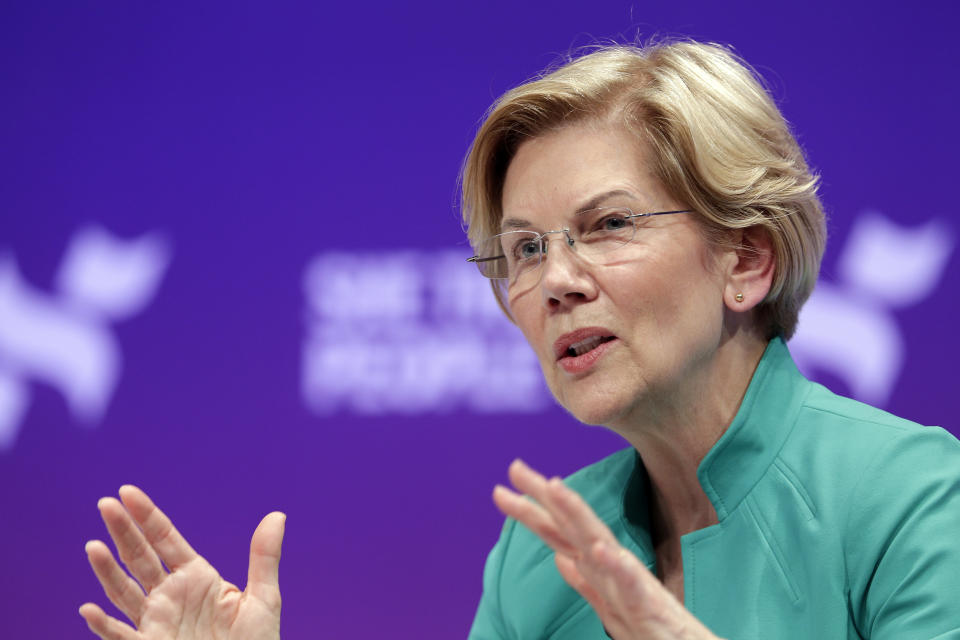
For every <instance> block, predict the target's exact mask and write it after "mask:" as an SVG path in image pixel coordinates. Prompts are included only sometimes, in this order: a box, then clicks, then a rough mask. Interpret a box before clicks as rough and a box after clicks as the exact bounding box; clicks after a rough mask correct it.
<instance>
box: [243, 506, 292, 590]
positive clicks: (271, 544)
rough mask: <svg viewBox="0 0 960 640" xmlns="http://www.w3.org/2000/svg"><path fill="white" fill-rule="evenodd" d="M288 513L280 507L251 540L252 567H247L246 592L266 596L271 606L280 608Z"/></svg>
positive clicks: (266, 519) (265, 518) (267, 518)
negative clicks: (281, 572)
mask: <svg viewBox="0 0 960 640" xmlns="http://www.w3.org/2000/svg"><path fill="white" fill-rule="evenodd" d="M286 523H287V516H286V515H285V514H283V513H280V512H279V511H274V512H273V513H268V514H267V515H266V516H265V517H264V518H263V520H261V521H260V524H259V525H257V530H256V531H254V532H253V539H252V540H250V568H249V569H248V570H247V589H246V593H248V594H249V595H251V596H253V597H255V598H257V599H259V600H262V601H263V602H264V603H265V604H266V605H267V606H268V607H270V608H277V609H279V608H280V582H279V577H278V574H279V571H280V545H282V544H283V532H284V529H285V528H286Z"/></svg>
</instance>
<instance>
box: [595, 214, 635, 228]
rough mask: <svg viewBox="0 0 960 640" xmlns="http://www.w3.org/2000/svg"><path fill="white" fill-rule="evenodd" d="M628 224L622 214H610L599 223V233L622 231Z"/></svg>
mask: <svg viewBox="0 0 960 640" xmlns="http://www.w3.org/2000/svg"><path fill="white" fill-rule="evenodd" d="M628 224H629V222H628V221H627V218H626V216H625V215H623V214H622V213H611V214H608V215H606V216H604V217H603V218H602V219H601V220H600V223H599V230H600V231H622V230H623V229H624V228H626V226H627V225H628Z"/></svg>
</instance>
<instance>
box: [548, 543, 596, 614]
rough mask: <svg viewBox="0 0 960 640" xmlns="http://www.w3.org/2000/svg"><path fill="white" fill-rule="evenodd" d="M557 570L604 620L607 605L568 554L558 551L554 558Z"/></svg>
mask: <svg viewBox="0 0 960 640" xmlns="http://www.w3.org/2000/svg"><path fill="white" fill-rule="evenodd" d="M554 561H555V562H556V565H557V570H558V571H559V572H560V575H561V576H562V577H563V579H564V580H565V581H566V582H567V584H569V585H570V586H571V587H573V588H574V589H575V590H576V592H577V593H579V594H580V595H581V596H583V599H584V600H586V601H587V602H588V603H589V604H590V606H591V607H593V610H594V611H596V612H597V615H598V616H599V617H600V619H601V620H604V621H605V620H606V618H607V617H608V615H609V607H608V606H607V603H606V602H605V601H604V599H603V597H602V596H601V595H600V593H599V592H598V591H597V590H596V589H595V588H594V587H593V585H591V584H590V582H589V581H587V579H586V578H584V577H583V574H582V573H580V570H579V569H578V568H577V562H576V560H574V559H573V558H571V557H570V556H568V555H565V554H561V553H558V554H557V555H556V557H555V558H554Z"/></svg>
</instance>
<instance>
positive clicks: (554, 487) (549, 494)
mask: <svg viewBox="0 0 960 640" xmlns="http://www.w3.org/2000/svg"><path fill="white" fill-rule="evenodd" d="M544 499H545V504H546V506H547V508H548V509H550V513H551V515H553V517H554V519H555V520H556V521H557V522H558V523H559V524H560V525H561V526H563V527H564V533H566V535H567V537H568V538H570V540H571V542H573V543H574V544H576V545H577V546H579V547H581V548H582V549H583V550H584V551H585V552H586V551H589V550H590V549H591V548H592V547H593V545H594V544H596V543H597V542H598V541H603V542H605V543H608V544H612V545H616V544H617V542H616V538H615V537H614V536H613V533H611V532H610V529H609V527H607V525H605V524H604V523H603V521H602V520H600V518H598V517H597V514H596V513H594V511H593V509H592V508H591V507H590V505H588V504H587V503H586V502H585V501H584V500H583V498H581V497H580V495H579V494H578V493H577V492H576V491H573V490H572V489H570V488H569V487H568V486H567V485H565V484H564V483H563V481H562V480H561V479H560V478H551V479H550V480H549V481H547V486H546V490H545V498H544Z"/></svg>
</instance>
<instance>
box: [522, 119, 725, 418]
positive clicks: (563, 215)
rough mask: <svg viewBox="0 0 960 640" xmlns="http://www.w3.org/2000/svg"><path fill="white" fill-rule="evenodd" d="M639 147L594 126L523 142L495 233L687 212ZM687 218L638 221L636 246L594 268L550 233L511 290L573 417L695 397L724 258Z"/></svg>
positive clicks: (712, 341)
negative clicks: (587, 213) (589, 211)
mask: <svg viewBox="0 0 960 640" xmlns="http://www.w3.org/2000/svg"><path fill="white" fill-rule="evenodd" d="M647 153H649V151H648V149H647V148H646V145H643V144H640V143H639V142H638V140H637V138H636V136H635V135H632V134H630V133H629V132H627V131H626V130H625V129H621V128H617V127H612V126H605V125H599V124H582V125H576V126H570V127H567V128H564V129H561V130H559V131H556V132H552V133H550V134H547V135H545V136H543V137H540V138H535V139H532V140H529V141H527V142H524V143H523V144H522V145H521V146H520V148H519V149H518V151H517V153H516V155H515V156H514V158H513V160H512V161H511V163H510V166H509V167H508V170H507V175H506V179H505V183H504V189H503V212H504V224H505V229H504V230H507V227H509V228H518V227H522V228H525V229H531V230H534V231H538V232H544V231H549V230H556V229H562V228H565V227H569V228H571V229H574V227H575V223H574V216H575V214H576V213H577V212H578V211H580V210H582V209H585V208H591V207H601V206H622V207H627V208H630V209H631V210H633V211H634V212H635V213H640V212H653V211H667V210H676V209H685V208H687V207H686V206H685V203H683V202H678V201H676V200H675V199H674V198H672V197H671V196H670V195H668V194H667V191H666V189H665V188H664V186H663V185H662V184H661V183H660V181H659V180H657V179H656V178H655V177H654V175H653V172H652V170H651V167H650V163H649V161H648V160H647ZM696 215H697V214H696V213H689V214H687V213H681V214H675V215H664V216H653V217H649V218H642V219H640V223H639V225H638V228H637V231H636V235H635V236H634V239H633V242H632V243H631V244H628V245H626V246H625V247H623V248H621V249H619V250H618V251H617V253H616V258H615V260H613V261H610V259H609V258H607V259H604V262H605V263H606V264H604V265H602V266H601V265H598V264H596V263H595V262H591V261H590V260H588V259H585V258H583V257H581V256H580V255H578V253H577V247H576V246H574V247H572V248H571V247H569V246H567V245H566V243H565V242H563V240H562V238H563V235H562V234H551V235H550V236H548V237H549V238H550V241H549V247H548V253H547V255H546V256H544V258H543V260H542V264H541V265H540V268H539V271H540V273H539V278H534V280H536V283H535V284H527V285H525V286H524V287H522V288H521V287H520V286H517V285H514V286H511V288H510V289H509V291H508V301H509V305H510V310H511V312H512V314H513V317H514V319H515V320H516V323H517V325H518V326H519V327H520V329H521V330H522V331H523V333H524V335H525V336H526V338H527V340H528V341H529V342H530V344H531V346H532V347H533V349H534V351H535V352H536V353H537V356H538V358H539V360H540V365H541V367H542V368H543V373H544V376H545V377H546V380H547V384H548V385H549V386H550V389H551V391H552V392H553V394H554V395H555V396H556V397H557V399H558V400H559V402H560V403H561V404H562V405H563V406H564V407H566V408H567V410H568V411H570V412H571V413H572V414H573V415H574V416H576V417H577V418H578V419H579V420H581V421H583V422H587V423H590V424H604V425H608V426H611V427H614V428H616V426H617V425H618V424H621V423H622V424H624V425H627V424H628V423H629V422H630V421H631V418H639V419H643V417H644V414H645V412H650V411H656V410H657V402H654V401H653V400H654V399H657V401H660V400H667V401H680V402H682V401H683V400H684V399H689V396H690V393H696V392H697V385H698V383H697V382H696V381H698V380H702V378H703V375H699V374H700V373H702V372H703V371H705V370H708V369H709V368H710V367H709V365H710V363H711V359H712V357H713V355H714V354H715V353H716V350H717V349H718V347H719V344H720V340H721V337H722V329H723V319H724V302H723V293H724V287H725V286H726V284H727V279H726V277H725V275H724V273H725V270H729V265H730V264H731V261H730V259H729V257H728V256H727V254H724V253H721V252H718V251H717V250H715V249H713V248H712V247H711V246H710V245H708V244H707V242H706V241H705V240H704V238H703V237H702V233H701V231H700V230H699V229H698V226H697V225H698V223H697V222H696V219H695V216H696ZM611 257H612V256H611ZM571 347H572V348H573V352H578V353H579V355H576V356H574V355H572V353H573V352H571Z"/></svg>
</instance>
